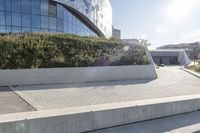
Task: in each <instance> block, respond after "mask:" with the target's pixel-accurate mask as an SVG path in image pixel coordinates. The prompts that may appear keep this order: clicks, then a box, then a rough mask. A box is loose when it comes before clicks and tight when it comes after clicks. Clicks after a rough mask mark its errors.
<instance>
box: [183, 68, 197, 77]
mask: <svg viewBox="0 0 200 133" xmlns="http://www.w3.org/2000/svg"><path fill="white" fill-rule="evenodd" d="M181 69H182V70H184V71H186V72H188V73H190V74H192V75H194V76H195V77H197V78H200V74H199V73H197V72H194V71H191V70H189V69H187V68H184V67H182V68H181Z"/></svg>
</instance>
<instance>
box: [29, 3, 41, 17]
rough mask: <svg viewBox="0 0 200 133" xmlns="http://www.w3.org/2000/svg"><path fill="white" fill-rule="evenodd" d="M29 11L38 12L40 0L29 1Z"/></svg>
mask: <svg viewBox="0 0 200 133" xmlns="http://www.w3.org/2000/svg"><path fill="white" fill-rule="evenodd" d="M31 13H32V14H40V0H32V1H31Z"/></svg>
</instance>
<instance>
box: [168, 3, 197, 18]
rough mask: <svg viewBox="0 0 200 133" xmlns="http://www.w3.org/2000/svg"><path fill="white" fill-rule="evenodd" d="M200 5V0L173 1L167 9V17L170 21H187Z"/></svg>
mask: <svg viewBox="0 0 200 133" xmlns="http://www.w3.org/2000/svg"><path fill="white" fill-rule="evenodd" d="M199 4H200V0H173V1H172V2H171V3H170V4H169V5H168V6H167V8H166V11H165V12H166V17H167V19H169V20H170V21H178V22H180V21H184V20H187V19H188V18H189V17H190V15H191V14H192V11H193V10H194V8H196V7H197V6H199Z"/></svg>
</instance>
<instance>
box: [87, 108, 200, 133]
mask: <svg viewBox="0 0 200 133" xmlns="http://www.w3.org/2000/svg"><path fill="white" fill-rule="evenodd" d="M198 131H200V112H199V111H198V112H192V113H186V114H181V115H175V116H170V117H165V118H160V119H155V120H150V121H144V122H139V123H133V124H127V125H123V126H117V127H112V128H107V129H103V130H97V131H93V132H88V133H194V132H195V133H197V132H198Z"/></svg>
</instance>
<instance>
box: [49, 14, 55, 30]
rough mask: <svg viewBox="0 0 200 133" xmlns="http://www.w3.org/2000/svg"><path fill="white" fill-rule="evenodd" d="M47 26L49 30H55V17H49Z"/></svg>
mask: <svg viewBox="0 0 200 133" xmlns="http://www.w3.org/2000/svg"><path fill="white" fill-rule="evenodd" d="M49 28H50V29H51V30H56V18H52V17H50V18H49Z"/></svg>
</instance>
